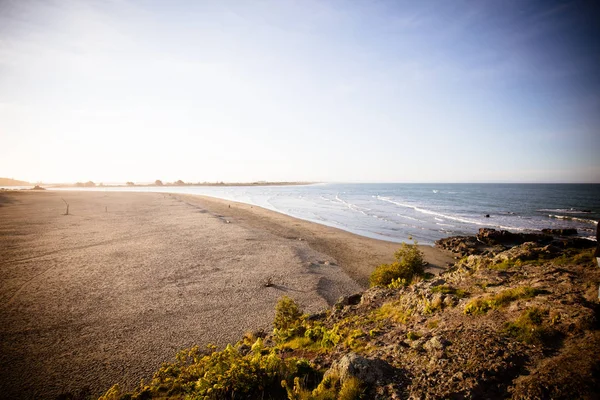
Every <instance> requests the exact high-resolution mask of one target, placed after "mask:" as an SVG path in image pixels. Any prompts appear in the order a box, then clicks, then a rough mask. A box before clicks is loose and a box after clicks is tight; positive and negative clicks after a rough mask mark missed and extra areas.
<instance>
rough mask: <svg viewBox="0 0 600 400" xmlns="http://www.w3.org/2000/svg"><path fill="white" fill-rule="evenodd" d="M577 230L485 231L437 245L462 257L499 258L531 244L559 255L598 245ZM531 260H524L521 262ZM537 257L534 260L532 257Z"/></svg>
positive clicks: (455, 237)
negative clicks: (509, 251)
mask: <svg viewBox="0 0 600 400" xmlns="http://www.w3.org/2000/svg"><path fill="white" fill-rule="evenodd" d="M576 233H577V230H575V229H544V230H542V231H541V233H514V232H509V231H506V230H501V231H498V230H495V229H489V228H481V229H479V232H478V233H477V235H476V236H453V237H449V238H444V239H440V240H438V241H436V242H435V245H436V246H437V247H440V248H442V249H446V250H449V251H451V252H453V253H455V254H456V255H457V256H458V257H465V256H471V255H483V256H496V255H498V254H500V253H502V252H503V251H506V250H507V249H511V248H514V247H515V246H519V245H523V244H525V243H530V244H532V245H528V246H529V247H532V246H533V247H546V246H550V247H547V248H546V250H545V251H548V252H550V253H555V252H556V251H553V249H554V250H556V249H568V248H576V249H589V248H592V247H594V246H595V245H596V242H594V241H591V240H587V239H584V238H581V237H577V236H573V235H575V234H576ZM527 257H528V256H525V255H524V257H521V259H533V258H527ZM531 257H533V256H531Z"/></svg>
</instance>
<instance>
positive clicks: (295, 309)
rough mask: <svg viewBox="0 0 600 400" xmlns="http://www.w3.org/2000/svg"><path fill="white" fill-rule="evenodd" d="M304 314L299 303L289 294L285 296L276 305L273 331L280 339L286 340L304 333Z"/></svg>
mask: <svg viewBox="0 0 600 400" xmlns="http://www.w3.org/2000/svg"><path fill="white" fill-rule="evenodd" d="M302 322H303V315H302V310H301V309H300V307H299V306H298V304H297V303H296V302H295V301H294V300H293V299H291V298H289V297H288V296H283V297H282V298H281V299H279V301H278V302H277V305H276V306H275V319H274V321H273V327H274V328H275V329H274V330H273V333H274V334H275V335H276V336H277V337H278V338H279V339H280V340H286V339H289V338H291V337H293V336H298V335H303V334H304V330H305V327H304V326H303V325H302Z"/></svg>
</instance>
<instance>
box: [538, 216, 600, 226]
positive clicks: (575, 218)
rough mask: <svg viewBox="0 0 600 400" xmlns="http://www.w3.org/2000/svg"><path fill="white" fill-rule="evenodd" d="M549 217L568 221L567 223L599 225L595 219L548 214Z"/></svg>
mask: <svg viewBox="0 0 600 400" xmlns="http://www.w3.org/2000/svg"><path fill="white" fill-rule="evenodd" d="M548 217H550V218H554V219H562V220H566V221H577V222H583V223H584V224H592V225H598V221H594V220H593V219H587V218H577V217H572V216H570V215H556V214H548Z"/></svg>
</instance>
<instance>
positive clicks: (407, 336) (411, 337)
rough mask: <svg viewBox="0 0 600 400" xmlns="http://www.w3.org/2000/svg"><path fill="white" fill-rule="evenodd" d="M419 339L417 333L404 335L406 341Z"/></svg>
mask: <svg viewBox="0 0 600 400" xmlns="http://www.w3.org/2000/svg"><path fill="white" fill-rule="evenodd" d="M420 337H421V335H420V334H419V333H417V332H413V331H410V332H408V333H407V334H406V338H407V339H408V340H417V339H419V338H420Z"/></svg>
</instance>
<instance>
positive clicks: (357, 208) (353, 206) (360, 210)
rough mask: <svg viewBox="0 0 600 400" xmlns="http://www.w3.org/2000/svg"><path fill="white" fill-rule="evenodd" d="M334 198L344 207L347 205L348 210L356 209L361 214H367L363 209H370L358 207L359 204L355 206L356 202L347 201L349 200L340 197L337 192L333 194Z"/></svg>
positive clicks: (368, 209)
mask: <svg viewBox="0 0 600 400" xmlns="http://www.w3.org/2000/svg"><path fill="white" fill-rule="evenodd" d="M335 199H336V200H337V201H339V202H340V203H342V204H343V205H345V206H346V207H348V208H349V209H350V210H352V211H357V212H359V213H361V214H363V215H365V216H369V215H368V214H367V213H366V212H365V211H371V209H370V208H366V207H360V206H357V205H356V204H352V203H349V202H347V201H345V200H343V199H341V198H340V196H339V194H336V195H335Z"/></svg>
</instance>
